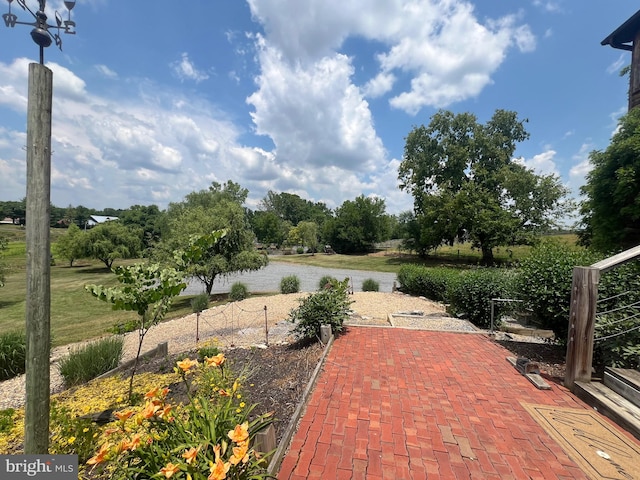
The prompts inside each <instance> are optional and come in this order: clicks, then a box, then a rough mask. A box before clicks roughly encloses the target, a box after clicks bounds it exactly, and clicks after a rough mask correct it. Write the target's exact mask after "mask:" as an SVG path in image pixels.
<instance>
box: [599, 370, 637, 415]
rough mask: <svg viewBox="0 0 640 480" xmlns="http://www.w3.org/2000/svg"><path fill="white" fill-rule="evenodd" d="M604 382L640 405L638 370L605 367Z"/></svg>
mask: <svg viewBox="0 0 640 480" xmlns="http://www.w3.org/2000/svg"><path fill="white" fill-rule="evenodd" d="M604 384H605V385H606V386H607V387H609V388H610V389H611V390H613V391H614V392H616V393H617V394H619V395H621V396H623V397H624V398H626V399H627V400H629V401H630V402H631V403H633V404H634V405H635V406H636V407H640V372H638V371H637V370H629V369H625V368H614V367H607V368H605V370H604Z"/></svg>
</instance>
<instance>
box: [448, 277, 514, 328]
mask: <svg viewBox="0 0 640 480" xmlns="http://www.w3.org/2000/svg"><path fill="white" fill-rule="evenodd" d="M513 276H514V272H513V271H510V270H506V269H499V268H478V269H473V270H466V271H464V272H462V273H461V274H460V275H458V276H457V277H455V278H454V279H453V280H452V281H451V282H450V283H449V285H448V288H447V299H448V300H449V302H450V308H451V313H453V314H454V315H460V316H462V317H464V318H466V319H468V320H469V321H471V322H472V323H473V324H474V325H476V326H478V327H480V328H488V327H489V326H490V325H491V299H492V298H510V297H511V296H512V284H513ZM505 308H506V307H505V306H504V305H503V304H500V303H496V304H495V309H494V326H496V325H498V324H499V323H500V317H501V316H502V314H503V312H504V310H505Z"/></svg>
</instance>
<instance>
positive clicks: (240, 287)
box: [229, 282, 249, 302]
mask: <svg viewBox="0 0 640 480" xmlns="http://www.w3.org/2000/svg"><path fill="white" fill-rule="evenodd" d="M247 297H249V288H248V287H247V286H246V285H245V284H244V283H242V282H236V283H234V284H233V285H231V291H230V292H229V298H230V299H231V300H232V301H234V302H239V301H240V300H244V299H245V298H247Z"/></svg>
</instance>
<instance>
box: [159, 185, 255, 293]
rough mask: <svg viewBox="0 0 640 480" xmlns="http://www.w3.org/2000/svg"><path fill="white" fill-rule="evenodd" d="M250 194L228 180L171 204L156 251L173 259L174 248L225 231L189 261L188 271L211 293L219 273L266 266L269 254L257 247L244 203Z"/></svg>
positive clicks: (163, 257)
mask: <svg viewBox="0 0 640 480" xmlns="http://www.w3.org/2000/svg"><path fill="white" fill-rule="evenodd" d="M246 194H247V192H246V190H245V189H241V188H240V187H239V185H237V184H234V183H233V182H228V183H227V184H226V185H225V187H224V189H221V186H220V185H219V184H213V185H212V187H210V188H209V190H208V191H207V190H201V191H199V192H192V193H190V194H189V195H187V196H186V197H185V200H184V201H183V202H180V203H172V204H170V205H169V209H168V211H167V221H166V224H165V227H164V230H163V232H162V241H161V242H160V244H158V246H157V247H156V248H155V249H154V255H156V256H157V258H158V259H160V260H162V261H168V260H171V259H173V258H174V253H173V252H174V251H176V250H184V249H188V248H190V246H191V243H192V239H193V238H194V237H196V238H198V237H200V236H202V235H206V234H209V233H210V232H213V231H224V232H225V235H224V236H222V237H220V238H219V240H218V241H217V242H215V243H211V244H210V245H209V246H208V247H207V248H203V249H201V255H200V256H199V258H198V259H197V260H195V259H194V260H193V261H191V262H190V264H189V265H188V270H187V273H188V274H189V275H192V276H195V277H196V278H198V279H199V280H200V281H201V282H202V283H203V284H204V285H205V291H206V292H207V293H208V294H211V290H212V288H213V283H214V281H215V279H216V278H217V277H219V276H224V275H228V274H231V273H235V272H246V271H255V270H259V269H261V268H262V267H264V266H266V265H267V264H268V258H267V256H266V255H264V254H262V253H260V252H257V251H256V250H255V248H254V245H253V241H254V235H253V232H252V231H251V227H250V224H249V222H248V218H247V216H246V214H245V210H244V208H243V207H242V204H241V200H242V198H245V197H246Z"/></svg>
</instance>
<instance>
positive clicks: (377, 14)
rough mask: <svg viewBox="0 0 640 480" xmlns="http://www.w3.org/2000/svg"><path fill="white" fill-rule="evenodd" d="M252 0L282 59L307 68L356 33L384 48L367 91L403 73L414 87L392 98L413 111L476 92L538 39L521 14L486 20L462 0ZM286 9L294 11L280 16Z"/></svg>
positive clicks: (385, 87) (382, 88)
mask: <svg viewBox="0 0 640 480" xmlns="http://www.w3.org/2000/svg"><path fill="white" fill-rule="evenodd" d="M249 5H250V7H251V11H252V14H253V15H254V17H255V18H256V19H258V20H259V21H260V22H261V23H262V24H263V25H264V29H265V33H266V37H265V40H264V42H265V43H266V44H267V45H268V47H269V48H275V49H277V50H278V51H279V52H281V56H282V62H283V63H290V64H293V63H296V64H299V65H300V66H301V67H302V68H304V69H309V68H311V67H310V65H312V64H314V63H316V62H321V61H323V59H325V58H330V57H332V56H333V55H336V53H337V52H338V51H339V49H340V47H341V46H342V43H343V42H344V40H345V39H346V38H348V37H350V36H358V37H363V38H365V39H367V40H371V41H376V42H379V43H380V44H382V45H383V46H386V51H383V52H382V53H380V55H379V56H378V57H377V58H378V61H379V65H380V71H379V72H377V73H376V74H375V75H372V76H371V79H370V80H369V81H368V83H366V85H365V87H364V92H365V94H366V95H369V96H372V97H375V96H377V95H382V94H384V93H389V92H391V91H392V90H391V89H392V87H393V85H396V84H399V82H394V81H392V80H395V79H396V77H398V76H401V75H402V76H404V77H405V79H406V80H408V82H409V83H410V85H411V88H410V90H408V91H404V92H392V94H393V95H394V96H393V97H392V98H391V100H390V103H391V105H392V106H393V107H395V108H400V109H402V110H405V111H406V112H407V113H410V114H415V113H417V112H418V111H419V110H420V109H421V108H423V107H425V106H435V107H445V106H447V105H450V104H451V103H453V102H456V101H460V100H464V99H466V98H470V97H474V96H476V95H478V94H479V93H480V91H481V90H482V89H483V88H484V87H485V86H487V85H488V84H490V83H491V75H492V74H493V72H495V71H496V70H497V68H498V67H499V66H500V64H501V63H502V62H503V61H504V59H505V57H506V53H507V51H508V50H509V48H511V47H513V46H515V47H516V48H518V49H519V50H520V51H521V52H529V51H532V50H533V49H535V43H536V41H535V36H534V35H533V33H532V32H531V29H530V28H529V26H528V25H525V24H519V23H518V18H517V17H516V16H514V15H508V16H505V17H502V18H498V19H494V20H488V21H487V22H486V24H484V25H483V24H482V23H480V21H479V20H478V19H477V18H476V16H475V14H474V9H473V6H472V4H470V3H469V2H465V1H460V0H458V1H455V0H451V1H446V2H437V1H434V0H416V1H408V0H388V1H385V2H378V3H377V4H376V8H371V5H370V1H366V0H352V1H350V2H344V1H341V0H310V1H307V2H299V1H298V0H263V1H260V2H258V1H257V0H249ZM282 10H286V11H287V12H289V16H287V17H286V18H285V16H283V15H281V14H279V12H282ZM290 18H295V21H290ZM461 39H464V40H461Z"/></svg>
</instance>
